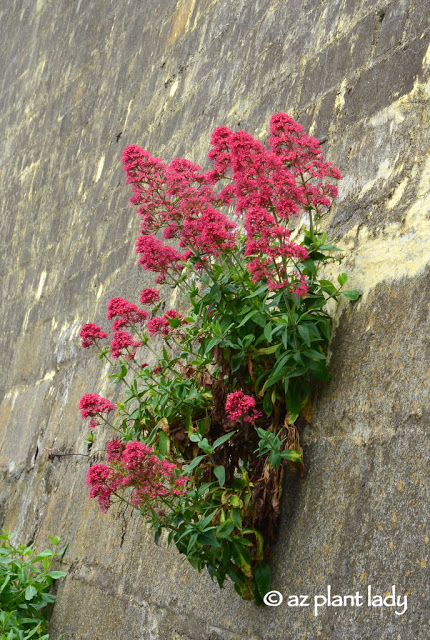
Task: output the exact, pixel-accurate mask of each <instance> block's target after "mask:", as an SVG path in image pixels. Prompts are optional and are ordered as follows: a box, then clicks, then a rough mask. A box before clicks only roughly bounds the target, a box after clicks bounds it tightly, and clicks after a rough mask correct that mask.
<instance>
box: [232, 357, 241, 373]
mask: <svg viewBox="0 0 430 640" xmlns="http://www.w3.org/2000/svg"><path fill="white" fill-rule="evenodd" d="M243 358H244V354H243V353H237V354H236V355H235V356H233V357H232V359H231V372H232V373H234V372H235V371H237V370H238V369H239V367H240V365H241V364H242V360H243Z"/></svg>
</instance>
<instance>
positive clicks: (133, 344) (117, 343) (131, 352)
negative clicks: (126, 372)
mask: <svg viewBox="0 0 430 640" xmlns="http://www.w3.org/2000/svg"><path fill="white" fill-rule="evenodd" d="M140 346H141V343H140V342H138V341H137V340H134V339H133V336H131V335H130V334H129V333H128V331H116V332H115V333H114V335H113V340H112V342H111V345H110V349H111V354H112V358H115V359H116V358H119V357H120V356H123V357H124V358H125V359H126V360H133V358H134V356H135V355H136V351H137V349H138V347H140Z"/></svg>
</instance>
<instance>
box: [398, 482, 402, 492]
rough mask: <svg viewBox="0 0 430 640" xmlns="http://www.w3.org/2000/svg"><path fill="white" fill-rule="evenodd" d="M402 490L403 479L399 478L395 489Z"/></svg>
mask: <svg viewBox="0 0 430 640" xmlns="http://www.w3.org/2000/svg"><path fill="white" fill-rule="evenodd" d="M402 490H403V481H402V480H399V483H398V485H397V491H402Z"/></svg>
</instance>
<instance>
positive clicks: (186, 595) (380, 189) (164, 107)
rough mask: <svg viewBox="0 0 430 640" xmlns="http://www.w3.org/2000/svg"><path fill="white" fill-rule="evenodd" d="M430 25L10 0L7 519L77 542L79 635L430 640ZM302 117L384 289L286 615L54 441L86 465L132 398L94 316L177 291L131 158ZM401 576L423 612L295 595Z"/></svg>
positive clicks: (356, 271) (1, 468)
mask: <svg viewBox="0 0 430 640" xmlns="http://www.w3.org/2000/svg"><path fill="white" fill-rule="evenodd" d="M429 16H430V5H429V2H426V1H425V0H392V1H390V0H386V1H385V2H381V1H380V0H378V1H376V0H331V1H330V2H329V1H328V0H236V1H235V2H231V1H230V2H229V1H228V0H162V1H159V2H155V1H154V0H153V1H150V0H122V1H121V2H118V1H116V2H113V1H112V0H92V1H91V2H82V0H55V1H54V0H9V1H8V2H3V3H2V5H1V7H0V51H1V57H0V59H1V60H2V65H1V92H0V118H1V119H0V127H1V138H0V184H1V194H2V197H1V204H0V207H1V209H0V229H1V233H0V242H1V253H0V256H1V258H0V259H1V271H0V282H1V289H0V290H1V310H2V313H1V317H0V323H1V332H0V341H1V342H0V345H1V347H0V350H1V367H0V401H1V405H0V416H1V425H2V427H1V432H0V474H1V475H0V478H1V481H0V482H1V484H0V500H1V502H0V525H1V524H3V525H7V526H8V527H9V529H11V530H14V529H19V530H20V532H21V533H20V536H21V539H22V540H23V541H25V542H28V541H30V540H33V539H34V540H36V544H37V545H38V546H39V547H44V546H45V544H46V534H48V533H49V534H58V535H61V536H62V538H63V539H64V540H65V541H68V542H69V547H68V550H67V553H66V555H65V557H64V563H65V565H66V567H67V568H69V575H68V577H67V579H66V580H64V581H63V582H62V584H61V585H60V586H59V588H58V601H57V603H56V605H55V608H54V613H53V618H52V637H53V638H55V637H57V635H58V634H59V633H60V632H63V633H64V636H63V638H64V640H81V639H82V640H83V639H86V638H91V639H92V640H95V639H97V638H98V639H99V640H101V639H102V638H103V639H105V638H108V639H109V640H123V639H124V640H132V639H136V640H137V639H142V640H158V639H159V640H174V639H175V640H191V639H192V640H202V639H203V640H242V639H243V638H250V639H252V640H269V638H270V639H276V640H293V639H294V640H296V639H301V640H304V639H305V638H309V639H310V640H314V639H315V638H322V639H330V640H341V639H342V640H344V639H346V638H348V639H349V640H362V639H364V638H368V639H369V640H379V639H384V640H385V639H388V638H390V639H393V638H395V639H399V640H400V639H401V640H406V639H408V640H409V639H411V640H412V639H414V640H418V639H421V638H422V639H424V638H426V637H428V635H429V630H428V628H427V627H426V625H427V624H428V622H427V620H428V611H427V615H426V611H425V608H426V601H425V596H426V578H427V575H428V568H427V565H426V562H428V559H427V548H428V537H427V536H428V530H427V532H426V529H425V524H426V523H425V517H426V507H427V505H426V497H427V495H426V490H425V489H426V487H425V477H426V472H427V471H428V467H427V463H428V449H427V450H426V446H427V445H426V438H425V428H426V426H428V422H429V420H428V416H429V378H428V360H427V362H426V355H427V356H428V350H427V354H426V347H427V349H428V329H427V327H426V321H427V320H428V300H429V279H428V274H429V272H428V269H427V268H426V265H427V263H428V261H429V255H430V253H429V249H430V242H429V237H430V234H429V211H430V192H429V177H430V160H429V155H428V150H429V121H428V108H429V88H430V85H429V78H428V74H429V65H430V48H429V44H430V42H429V41H430V38H429V28H430V26H429ZM276 111H286V112H287V113H290V114H291V115H292V116H293V117H295V118H297V119H298V120H299V121H300V122H301V123H302V124H303V125H304V126H306V127H307V128H308V129H309V130H310V132H311V133H312V134H313V135H314V136H316V137H318V138H320V139H321V140H324V141H325V142H324V145H323V148H324V150H325V152H326V155H327V156H328V158H329V159H330V160H331V161H332V162H334V163H335V164H336V165H337V166H339V168H340V170H341V172H342V173H343V175H344V176H345V177H344V180H343V181H342V183H341V187H340V196H339V198H338V203H337V206H336V207H335V209H334V210H332V212H331V213H330V214H329V215H328V216H327V220H326V225H327V228H329V229H330V230H331V232H332V233H333V234H336V235H337V236H338V237H339V238H340V242H341V245H342V246H343V247H344V248H345V250H346V255H347V260H346V263H345V270H348V272H349V273H350V277H351V283H352V286H354V288H360V289H362V290H363V292H364V295H363V297H362V298H361V299H360V301H358V302H356V303H345V304H342V305H341V306H340V307H339V309H337V310H336V311H335V313H336V325H337V329H336V332H335V335H334V338H333V357H332V359H331V364H330V370H331V372H332V375H333V378H332V382H331V383H329V384H327V385H322V386H321V387H320V388H319V389H318V390H317V391H316V396H315V399H314V404H315V412H314V418H313V422H312V425H311V426H310V428H308V429H307V432H306V433H305V434H304V449H305V461H306V466H307V469H308V472H307V475H306V477H305V479H303V480H300V481H294V482H293V481H291V482H290V483H289V485H288V486H287V487H286V491H285V500H284V512H283V518H282V526H281V535H280V539H279V542H278V544H277V545H276V547H275V549H274V551H273V558H272V561H271V564H272V568H273V573H274V581H273V587H274V588H275V589H277V590H279V591H280V592H282V593H283V594H284V596H285V600H284V603H283V604H282V605H281V606H280V607H278V608H275V607H273V608H270V607H265V608H264V607H261V608H257V607H256V606H255V605H254V604H251V603H244V602H243V601H241V600H240V598H239V597H238V596H237V595H236V594H235V593H234V592H233V590H232V589H231V588H230V587H228V588H227V589H225V590H223V591H220V590H219V589H218V587H217V586H215V584H213V583H212V582H211V581H210V579H209V576H208V575H206V574H202V575H199V574H197V573H196V572H194V570H193V569H191V567H190V566H189V565H188V564H187V563H186V560H184V559H183V558H182V557H180V556H179V555H178V554H177V553H176V551H175V550H174V549H169V550H167V551H166V549H165V548H162V547H157V546H155V545H154V544H153V542H152V536H151V535H150V534H149V533H148V532H147V531H146V529H145V527H144V526H142V523H141V522H140V521H139V520H138V519H136V518H127V517H125V516H124V514H122V513H120V512H116V514H115V513H113V512H112V513H110V514H109V515H107V516H105V515H103V514H102V513H100V512H99V511H98V509H97V506H96V504H94V503H93V502H90V501H89V500H88V499H87V489H86V486H85V483H84V478H85V473H86V470H87V468H88V465H89V464H90V462H89V459H88V458H86V457H83V456H63V457H56V458H55V459H53V460H50V459H48V450H50V449H55V451H56V452H57V453H63V454H69V453H76V452H80V453H85V452H86V447H85V444H84V436H85V432H86V427H85V426H84V425H83V424H82V421H81V420H80V417H79V412H78V409H77V407H78V401H79V398H80V397H81V395H83V393H86V392H95V393H97V392H98V393H101V394H102V395H103V394H106V395H109V397H111V398H112V392H111V389H109V388H108V387H107V384H106V383H105V382H104V378H103V375H102V374H103V373H104V372H105V370H103V371H102V367H101V365H100V363H99V362H98V361H97V362H96V361H93V359H92V358H90V357H89V356H88V354H87V353H86V352H84V351H83V350H82V349H81V348H80V346H79V340H78V337H77V334H78V331H79V329H80V327H81V326H82V324H83V323H84V322H91V321H96V322H99V323H100V322H102V321H103V318H104V315H105V309H106V303H107V301H108V300H109V298H110V297H113V296H116V295H121V296H123V297H126V298H128V299H131V300H136V301H137V297H138V293H139V291H140V290H141V289H142V288H143V286H145V285H146V286H148V285H150V284H151V282H152V281H151V280H150V278H149V277H148V275H147V274H144V273H143V272H142V270H141V269H140V268H138V267H137V266H136V264H135V262H136V260H135V255H134V252H133V251H134V248H133V244H134V239H135V237H136V235H137V233H138V219H137V217H136V215H135V213H134V212H132V210H131V209H130V208H129V207H128V204H127V201H128V197H129V190H128V187H127V186H125V184H124V179H123V173H122V171H121V166H120V153H121V151H122V148H123V147H124V146H125V145H126V144H131V143H136V144H139V145H140V146H142V147H144V148H146V149H148V150H150V151H151V152H152V153H153V154H154V155H159V156H161V157H163V158H164V159H166V160H170V159H171V158H173V157H175V156H185V157H188V158H190V159H192V160H194V161H196V162H200V163H203V162H204V158H205V154H206V152H207V149H208V141H209V135H210V132H211V131H212V129H213V128H214V127H215V126H219V125H227V126H229V127H231V128H233V129H239V128H243V129H246V130H248V131H249V132H251V133H256V134H257V135H259V136H260V137H261V138H262V139H263V138H265V136H266V133H267V125H268V120H269V117H270V116H271V114H272V113H274V112H276ZM427 442H428V441H427ZM99 444H100V443H99ZM97 459H98V457H97V455H95V456H94V457H93V458H92V460H93V461H94V460H97ZM126 515H128V514H126ZM394 584H395V585H396V588H397V592H398V593H399V592H400V593H401V594H407V595H408V610H407V611H406V613H404V615H401V616H398V615H395V612H394V611H393V609H387V608H383V609H378V608H369V607H367V606H366V605H365V606H363V607H361V608H351V607H345V608H335V607H323V608H321V609H320V613H319V615H318V616H317V617H315V616H314V613H313V609H312V607H309V608H290V607H288V606H287V598H286V596H288V594H310V595H311V596H312V597H313V596H314V595H316V594H324V593H326V588H327V585H331V587H332V591H333V593H341V594H354V593H355V592H356V591H360V592H361V593H366V590H367V587H368V585H372V588H373V590H374V591H375V592H378V593H382V594H384V593H385V592H386V591H387V590H389V589H391V586H392V585H394ZM426 630H427V632H426Z"/></svg>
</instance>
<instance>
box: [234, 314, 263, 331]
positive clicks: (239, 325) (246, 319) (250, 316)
mask: <svg viewBox="0 0 430 640" xmlns="http://www.w3.org/2000/svg"><path fill="white" fill-rule="evenodd" d="M256 313H258V309H252V311H250V312H249V313H247V314H246V316H245V317H244V318H243V320H242V321H241V322H240V324H238V325H237V327H236V328H237V329H240V327H242V326H243V325H244V324H245V322H248V320H249V319H250V318H252V316H255V314H256Z"/></svg>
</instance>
